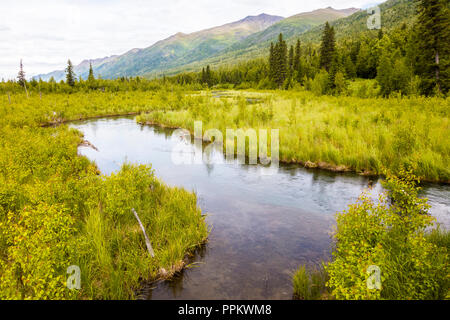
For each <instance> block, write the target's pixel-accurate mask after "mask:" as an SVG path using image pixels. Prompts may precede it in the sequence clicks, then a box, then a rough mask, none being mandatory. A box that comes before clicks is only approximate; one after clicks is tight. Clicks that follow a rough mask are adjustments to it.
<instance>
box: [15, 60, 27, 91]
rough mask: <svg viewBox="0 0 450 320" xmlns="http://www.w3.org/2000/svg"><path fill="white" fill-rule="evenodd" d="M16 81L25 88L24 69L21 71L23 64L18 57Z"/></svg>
mask: <svg viewBox="0 0 450 320" xmlns="http://www.w3.org/2000/svg"><path fill="white" fill-rule="evenodd" d="M17 80H18V81H17V82H18V83H19V84H20V85H21V86H22V87H24V88H26V87H25V86H26V82H27V80H26V79H25V71H23V64H22V59H20V70H19V74H18V75H17Z"/></svg>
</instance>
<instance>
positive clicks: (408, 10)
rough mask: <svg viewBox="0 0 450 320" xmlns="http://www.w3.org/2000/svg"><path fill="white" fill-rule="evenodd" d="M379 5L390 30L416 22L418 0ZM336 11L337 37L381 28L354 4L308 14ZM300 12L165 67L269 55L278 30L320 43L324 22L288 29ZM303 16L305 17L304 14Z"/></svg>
mask: <svg viewBox="0 0 450 320" xmlns="http://www.w3.org/2000/svg"><path fill="white" fill-rule="evenodd" d="M379 7H380V10H381V26H382V29H383V31H388V30H390V29H392V28H395V27H398V26H400V25H402V24H403V23H406V24H407V25H410V24H412V23H414V20H415V14H416V7H415V0H388V1H386V2H384V3H382V4H380V5H379ZM333 11H340V13H341V14H344V15H345V17H341V18H335V19H334V20H333V19H331V18H330V19H328V20H326V21H329V22H330V24H331V25H332V26H334V28H335V30H336V37H337V38H338V39H342V38H352V37H356V36H359V35H361V34H362V33H369V34H370V33H371V34H375V35H376V34H377V33H378V30H368V28H367V20H368V18H369V14H368V13H367V11H366V10H358V9H354V8H351V9H345V10H334V9H332V8H326V9H321V10H316V11H315V12H314V11H313V12H311V13H309V14H310V15H309V16H311V15H312V14H313V13H316V16H318V17H322V21H323V19H325V18H326V16H325V15H324V13H326V12H328V13H330V12H333ZM303 15H305V14H303ZM301 16H302V14H300V15H296V16H293V17H290V18H287V19H284V20H281V21H280V22H278V23H276V24H274V25H273V26H271V27H269V28H268V29H267V30H264V31H262V32H260V33H255V34H253V35H251V36H249V37H248V38H247V39H244V40H243V41H242V42H241V43H237V44H235V45H233V46H232V47H230V48H227V49H226V50H224V51H222V52H219V53H218V54H216V55H214V56H212V57H209V58H207V59H204V60H199V61H196V62H193V63H190V64H186V65H184V66H183V67H182V68H173V69H169V70H166V72H165V73H166V74H167V75H172V74H176V73H179V72H181V71H198V69H199V68H201V67H202V66H205V65H211V66H212V67H217V66H219V65H233V64H236V63H238V62H239V61H246V60H250V59H254V58H259V57H267V56H268V54H269V47H270V41H276V37H277V36H278V34H277V32H278V33H279V31H282V32H283V35H284V38H285V39H286V40H287V41H288V43H289V44H294V43H295V41H296V39H300V41H302V43H307V42H310V43H311V42H312V43H318V42H319V41H320V40H321V37H322V32H323V25H324V24H323V23H320V24H318V25H315V26H312V27H311V28H309V29H308V30H306V31H304V29H301V28H292V29H289V28H287V27H286V26H284V25H285V24H291V25H292V24H293V23H286V21H288V22H289V21H291V19H292V20H294V21H295V17H297V19H298V18H299V17H301ZM306 16H308V14H306ZM303 17H304V18H305V16H303ZM319 19H320V18H319ZM298 25H299V23H298V22H297V26H298ZM274 29H275V30H276V31H277V32H275V31H274V32H270V34H271V35H270V36H267V37H264V36H262V35H263V34H268V33H269V30H274ZM253 39H259V41H253ZM148 76H152V74H149V75H148Z"/></svg>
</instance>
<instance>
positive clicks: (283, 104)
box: [137, 91, 450, 183]
mask: <svg viewBox="0 0 450 320" xmlns="http://www.w3.org/2000/svg"><path fill="white" fill-rule="evenodd" d="M244 96H245V97H259V98H260V101H259V102H257V103H247V102H246V100H245V99H244ZM172 97H173V95H172ZM167 99H171V95H169V97H167ZM449 110H450V99H449V98H447V99H440V98H424V97H409V98H390V99H380V98H367V99H364V98H358V97H332V96H316V95H314V94H312V93H310V92H307V91H289V92H285V91H241V92H236V91H230V92H228V93H227V94H226V95H224V96H222V97H219V98H215V97H214V95H212V94H211V93H209V92H204V93H203V95H197V94H196V95H189V94H187V95H183V96H181V97H179V100H177V101H175V103H174V104H172V105H171V106H166V107H165V108H163V109H158V110H157V111H155V112H149V113H143V114H141V116H139V117H138V118H137V121H138V122H140V123H160V124H163V125H168V126H171V127H182V128H186V129H188V130H190V131H193V124H194V121H197V120H201V121H202V122H203V130H208V129H211V128H217V129H219V130H221V131H222V133H223V134H224V136H225V132H226V129H227V128H243V129H245V128H254V129H256V130H257V129H260V128H261V129H279V130H280V159H281V161H284V162H288V163H291V162H295V163H300V164H303V165H307V166H309V167H319V168H324V169H329V170H334V171H354V172H357V173H362V174H374V175H378V174H381V173H382V169H383V168H384V167H385V168H387V169H389V170H391V171H392V172H394V173H395V172H396V171H398V170H399V168H400V167H401V166H406V167H411V168H413V169H414V173H415V174H416V175H417V176H419V177H420V178H421V179H422V180H428V181H433V182H446V183H448V182H450V170H449V168H450V162H449V159H450V135H449V133H450V130H449V112H450V111H449Z"/></svg>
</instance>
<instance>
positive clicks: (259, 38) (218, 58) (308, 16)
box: [146, 7, 360, 77]
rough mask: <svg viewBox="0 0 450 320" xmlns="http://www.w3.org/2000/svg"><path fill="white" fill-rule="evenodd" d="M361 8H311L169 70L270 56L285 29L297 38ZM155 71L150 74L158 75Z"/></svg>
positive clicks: (233, 62)
mask: <svg viewBox="0 0 450 320" xmlns="http://www.w3.org/2000/svg"><path fill="white" fill-rule="evenodd" d="M358 12H360V9H357V8H348V9H343V10H337V9H333V8H331V7H328V8H324V9H318V10H314V11H311V12H304V13H300V14H296V15H294V16H291V17H288V18H286V19H283V20H280V21H279V22H277V23H275V24H273V25H272V26H270V27H268V28H267V29H265V30H263V31H260V32H256V33H254V34H252V35H250V36H248V37H247V38H245V39H243V40H241V41H239V42H237V43H235V44H233V45H231V46H230V47H228V48H226V49H225V50H223V51H221V52H219V53H217V54H216V55H214V56H211V57H209V58H207V59H204V60H201V59H199V60H197V61H194V62H192V63H190V64H184V65H183V66H182V67H181V68H169V69H167V70H165V71H166V73H167V74H168V75H171V74H174V73H178V72H180V71H194V70H198V69H199V68H201V67H202V66H205V65H207V64H209V65H211V66H216V65H223V64H235V63H236V61H239V60H241V61H243V60H249V59H253V58H255V57H261V56H266V55H267V53H268V51H267V50H268V47H269V46H270V42H271V41H274V42H275V41H276V40H277V38H278V35H279V34H280V33H283V36H284V38H285V39H287V40H289V39H294V38H295V39H297V38H298V37H299V36H301V35H302V34H304V33H305V32H307V31H309V30H312V29H314V28H320V26H322V25H323V24H325V22H327V21H328V22H332V21H339V20H342V19H343V18H345V17H349V16H352V15H353V14H355V13H358ZM154 75H155V74H154V73H153V74H151V73H149V74H146V76H149V77H150V76H154Z"/></svg>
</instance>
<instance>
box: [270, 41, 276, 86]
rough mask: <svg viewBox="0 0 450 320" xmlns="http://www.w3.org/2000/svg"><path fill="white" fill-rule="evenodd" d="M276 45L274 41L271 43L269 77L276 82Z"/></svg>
mask: <svg viewBox="0 0 450 320" xmlns="http://www.w3.org/2000/svg"><path fill="white" fill-rule="evenodd" d="M275 60H276V59H275V47H274V45H273V42H271V43H270V54H269V79H270V80H271V81H274V82H275V77H276V71H275V65H276V61H275Z"/></svg>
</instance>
